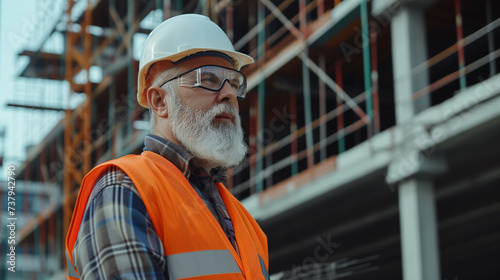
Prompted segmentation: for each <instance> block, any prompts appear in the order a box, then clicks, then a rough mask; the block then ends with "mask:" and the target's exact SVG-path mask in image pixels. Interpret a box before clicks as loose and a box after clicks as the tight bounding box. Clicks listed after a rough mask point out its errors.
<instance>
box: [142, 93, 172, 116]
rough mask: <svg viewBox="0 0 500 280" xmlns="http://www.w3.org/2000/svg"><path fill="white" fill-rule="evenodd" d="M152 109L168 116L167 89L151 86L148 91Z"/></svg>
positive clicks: (147, 94) (157, 113)
mask: <svg viewBox="0 0 500 280" xmlns="http://www.w3.org/2000/svg"><path fill="white" fill-rule="evenodd" d="M146 96H147V98H148V105H149V108H150V109H151V111H152V112H153V113H154V114H156V115H158V116H159V117H162V118H167V117H168V106H167V91H166V90H165V89H163V88H160V87H150V88H148V91H147V92H146Z"/></svg>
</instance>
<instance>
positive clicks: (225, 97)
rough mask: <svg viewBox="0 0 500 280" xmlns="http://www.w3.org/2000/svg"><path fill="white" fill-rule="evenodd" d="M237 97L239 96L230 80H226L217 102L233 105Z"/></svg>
mask: <svg viewBox="0 0 500 280" xmlns="http://www.w3.org/2000/svg"><path fill="white" fill-rule="evenodd" d="M237 97H238V94H237V92H236V90H235V89H234V88H233V87H232V86H231V84H230V83H229V80H224V82H223V85H222V88H221V89H220V90H219V94H218V96H217V101H218V102H219V103H220V102H228V103H232V102H234V101H235V100H236V98H237Z"/></svg>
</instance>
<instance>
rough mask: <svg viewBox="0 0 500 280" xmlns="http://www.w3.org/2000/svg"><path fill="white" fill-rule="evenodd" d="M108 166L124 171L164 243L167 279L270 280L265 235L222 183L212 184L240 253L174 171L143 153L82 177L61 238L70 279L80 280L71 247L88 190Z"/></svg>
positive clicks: (98, 167)
mask: <svg viewBox="0 0 500 280" xmlns="http://www.w3.org/2000/svg"><path fill="white" fill-rule="evenodd" d="M109 165H116V166H117V167H119V168H121V169H122V170H123V171H125V173H126V174H127V175H128V176H129V177H130V179H131V180H132V182H133V183H134V185H135V186H136V188H137V190H138V192H139V194H140V195H141V198H142V200H143V202H144V204H145V206H146V209H147V211H148V213H149V214H150V216H151V220H152V222H153V226H154V228H155V230H156V233H157V234H158V236H159V238H160V240H161V241H162V243H163V249H164V252H165V255H166V256H167V269H168V274H169V277H170V279H172V280H174V279H204V280H205V279H252V280H253V279H269V273H268V271H269V265H268V262H269V259H268V250H267V237H266V235H265V234H264V232H263V231H262V230H261V229H260V227H259V225H258V224H257V222H256V221H255V220H254V219H253V217H252V216H251V215H250V214H249V213H248V212H247V211H246V209H245V208H244V207H243V205H241V203H240V202H239V201H238V200H237V199H236V198H235V197H234V196H233V195H232V194H231V193H230V192H229V191H228V190H227V189H226V188H225V187H224V185H222V184H220V183H219V184H216V185H217V189H218V190H219V193H220V195H221V197H222V200H223V201H224V203H225V205H226V208H227V211H228V213H229V216H230V217H231V220H232V221H233V226H234V231H235V234H236V240H237V242H238V247H239V251H240V254H239V255H238V253H236V251H235V249H234V248H233V246H232V245H231V242H230V241H229V239H228V238H227V236H226V234H225V233H224V231H223V230H222V228H221V227H220V225H219V223H218V222H217V220H216V219H215V217H214V216H213V215H212V213H211V212H210V210H209V209H208V208H207V206H206V205H205V203H204V202H203V201H202V200H201V198H200V197H199V195H198V194H197V193H196V191H195V190H194V189H193V187H192V186H191V184H190V183H189V182H188V180H187V179H186V178H185V177H184V176H183V175H182V173H181V172H180V171H179V169H177V167H175V166H174V165H173V164H172V163H171V162H169V161H168V160H167V159H165V158H164V157H162V156H160V155H158V154H156V153H153V152H147V151H146V152H143V153H142V154H141V155H129V156H125V157H122V158H119V159H116V160H112V161H108V162H106V163H103V164H101V165H98V166H97V167H95V168H94V169H93V170H92V171H90V172H89V174H87V175H86V176H85V178H84V179H83V182H82V187H81V189H80V193H79V195H78V199H77V202H76V205H75V210H74V212H73V217H72V220H71V224H70V227H69V229H68V235H67V237H66V257H67V261H68V278H69V279H79V276H78V272H77V270H76V268H75V266H74V265H73V254H72V253H73V248H74V245H75V242H76V238H77V236H78V231H79V228H80V224H81V222H82V219H83V214H84V212H85V207H86V205H87V201H88V198H89V196H90V193H91V192H92V188H93V186H94V184H95V183H96V181H97V179H98V178H99V175H100V174H101V172H102V171H104V170H105V169H106V167H107V166H109Z"/></svg>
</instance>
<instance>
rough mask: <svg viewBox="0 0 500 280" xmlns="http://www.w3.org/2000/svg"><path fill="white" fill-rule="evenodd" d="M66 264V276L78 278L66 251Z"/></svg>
mask: <svg viewBox="0 0 500 280" xmlns="http://www.w3.org/2000/svg"><path fill="white" fill-rule="evenodd" d="M66 266H67V267H68V276H69V277H73V278H76V279H80V276H79V275H78V272H76V269H75V268H74V267H73V264H72V263H71V261H70V259H69V255H68V252H66Z"/></svg>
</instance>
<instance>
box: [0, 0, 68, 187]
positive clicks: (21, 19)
mask: <svg viewBox="0 0 500 280" xmlns="http://www.w3.org/2000/svg"><path fill="white" fill-rule="evenodd" d="M56 1H60V0H56ZM46 3H47V1H45V0H38V1H37V0H16V1H11V0H0V85H2V86H1V89H0V131H1V130H2V129H4V131H5V137H4V139H1V138H0V153H1V154H3V156H4V165H3V168H2V169H1V171H0V172H1V174H0V180H1V179H5V178H6V175H5V174H6V173H7V172H6V167H7V166H8V165H11V164H15V165H18V164H19V163H20V161H22V160H23V159H24V158H25V156H26V146H27V145H31V144H34V143H36V142H37V141H39V140H40V139H41V138H42V137H43V135H44V134H46V132H45V131H47V129H48V126H49V123H53V122H54V120H55V117H54V112H51V113H48V112H34V111H33V110H27V109H21V108H12V107H7V106H6V104H7V103H9V102H14V103H25V102H28V103H29V102H30V101H33V102H35V103H43V101H44V99H46V98H48V97H46V96H44V95H46V94H41V95H42V96H39V95H40V93H41V92H44V91H45V89H44V88H45V87H46V86H45V85H43V84H41V82H39V81H38V82H37V81H27V80H26V79H22V78H19V77H18V75H19V69H21V68H22V67H21V65H22V63H25V60H23V59H19V58H18V55H17V53H18V52H20V51H21V50H23V49H24V48H25V47H26V46H29V44H34V43H36V42H37V41H38V39H39V38H40V36H43V33H42V32H41V28H42V27H43V26H46V25H47V24H46V23H47V21H48V20H49V19H50V18H51V17H50V15H49V12H48V10H47V9H41V8H43V6H44V5H45V4H46ZM52 18H53V17H52Z"/></svg>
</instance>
